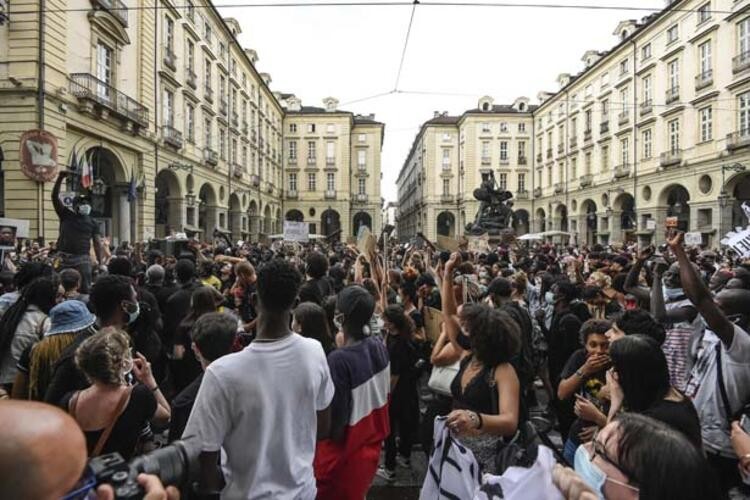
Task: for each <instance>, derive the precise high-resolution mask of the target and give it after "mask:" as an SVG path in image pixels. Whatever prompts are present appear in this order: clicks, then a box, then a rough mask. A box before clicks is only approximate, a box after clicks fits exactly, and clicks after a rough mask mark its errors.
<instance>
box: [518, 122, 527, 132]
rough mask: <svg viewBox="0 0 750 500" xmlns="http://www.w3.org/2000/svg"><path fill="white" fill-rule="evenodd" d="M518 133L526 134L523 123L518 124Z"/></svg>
mask: <svg viewBox="0 0 750 500" xmlns="http://www.w3.org/2000/svg"><path fill="white" fill-rule="evenodd" d="M518 131H519V132H521V133H524V132H526V124H525V123H523V122H521V123H519V124H518Z"/></svg>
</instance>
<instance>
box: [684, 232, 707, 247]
mask: <svg viewBox="0 0 750 500" xmlns="http://www.w3.org/2000/svg"><path fill="white" fill-rule="evenodd" d="M685 244H686V245H702V244H703V235H702V234H701V233H685Z"/></svg>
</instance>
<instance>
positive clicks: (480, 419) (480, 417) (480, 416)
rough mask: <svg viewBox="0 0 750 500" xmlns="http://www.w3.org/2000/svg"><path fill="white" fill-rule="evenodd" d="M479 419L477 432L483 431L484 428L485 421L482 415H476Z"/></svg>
mask: <svg viewBox="0 0 750 500" xmlns="http://www.w3.org/2000/svg"><path fill="white" fill-rule="evenodd" d="M476 416H477V418H478V419H479V425H478V426H477V430H478V431H481V430H482V427H484V420H483V419H482V414H481V413H476Z"/></svg>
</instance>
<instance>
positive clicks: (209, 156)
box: [203, 148, 219, 167]
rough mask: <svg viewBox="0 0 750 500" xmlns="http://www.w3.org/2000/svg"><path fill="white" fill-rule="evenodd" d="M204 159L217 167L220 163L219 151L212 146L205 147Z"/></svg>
mask: <svg viewBox="0 0 750 500" xmlns="http://www.w3.org/2000/svg"><path fill="white" fill-rule="evenodd" d="M203 161H205V162H206V163H208V164H209V165H213V166H214V167H215V166H216V165H218V164H219V153H217V152H216V151H214V150H213V149H211V148H205V149H204V150H203Z"/></svg>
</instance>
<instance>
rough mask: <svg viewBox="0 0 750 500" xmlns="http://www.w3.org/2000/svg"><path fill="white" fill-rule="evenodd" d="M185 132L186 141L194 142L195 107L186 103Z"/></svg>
mask: <svg viewBox="0 0 750 500" xmlns="http://www.w3.org/2000/svg"><path fill="white" fill-rule="evenodd" d="M185 115H186V116H185V132H186V133H187V140H188V142H191V143H195V108H194V107H193V106H192V105H191V104H188V105H187V106H186V109H185Z"/></svg>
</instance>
